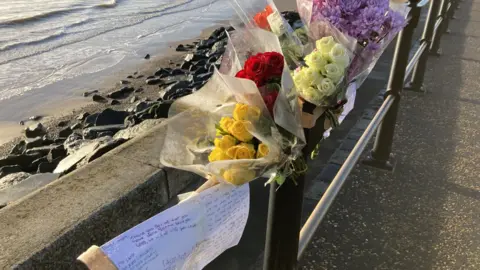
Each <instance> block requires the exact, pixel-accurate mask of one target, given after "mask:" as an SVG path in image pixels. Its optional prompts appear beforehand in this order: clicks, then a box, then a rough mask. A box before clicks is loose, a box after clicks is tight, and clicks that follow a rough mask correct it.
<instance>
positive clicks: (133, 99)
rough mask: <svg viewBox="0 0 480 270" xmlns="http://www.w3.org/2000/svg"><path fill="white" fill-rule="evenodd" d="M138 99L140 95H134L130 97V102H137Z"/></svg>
mask: <svg viewBox="0 0 480 270" xmlns="http://www.w3.org/2000/svg"><path fill="white" fill-rule="evenodd" d="M137 101H138V97H137V96H133V97H132V98H131V99H130V103H135V102H137Z"/></svg>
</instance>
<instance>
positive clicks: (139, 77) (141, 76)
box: [136, 75, 145, 79]
mask: <svg viewBox="0 0 480 270" xmlns="http://www.w3.org/2000/svg"><path fill="white" fill-rule="evenodd" d="M143 77H145V75H138V76H137V77H136V79H141V78H143Z"/></svg>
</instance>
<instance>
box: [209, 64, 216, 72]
mask: <svg viewBox="0 0 480 270" xmlns="http://www.w3.org/2000/svg"><path fill="white" fill-rule="evenodd" d="M208 72H210V73H213V72H215V65H209V66H208Z"/></svg>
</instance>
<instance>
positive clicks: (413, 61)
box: [404, 40, 427, 82]
mask: <svg viewBox="0 0 480 270" xmlns="http://www.w3.org/2000/svg"><path fill="white" fill-rule="evenodd" d="M426 48H427V42H426V41H425V40H422V42H421V44H420V47H418V49H417V51H416V52H415V54H414V55H413V57H412V59H411V60H410V63H408V66H407V68H406V70H405V79H404V82H406V81H407V80H408V76H410V74H411V73H412V71H413V68H414V67H415V65H416V64H417V63H418V60H419V59H420V56H422V54H423V52H424V51H425V49H426Z"/></svg>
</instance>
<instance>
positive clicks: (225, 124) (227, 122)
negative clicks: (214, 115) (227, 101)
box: [220, 116, 235, 131]
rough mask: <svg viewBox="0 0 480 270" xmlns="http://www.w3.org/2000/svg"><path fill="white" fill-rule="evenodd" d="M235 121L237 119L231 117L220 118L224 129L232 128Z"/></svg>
mask: <svg viewBox="0 0 480 270" xmlns="http://www.w3.org/2000/svg"><path fill="white" fill-rule="evenodd" d="M234 122H235V120H233V119H232V118H231V117H227V116H226V117H222V119H220V127H221V128H222V129H223V130H224V131H228V129H229V128H230V126H231V125H232V124H233V123H234Z"/></svg>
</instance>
